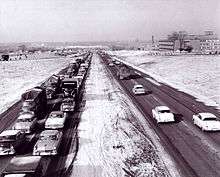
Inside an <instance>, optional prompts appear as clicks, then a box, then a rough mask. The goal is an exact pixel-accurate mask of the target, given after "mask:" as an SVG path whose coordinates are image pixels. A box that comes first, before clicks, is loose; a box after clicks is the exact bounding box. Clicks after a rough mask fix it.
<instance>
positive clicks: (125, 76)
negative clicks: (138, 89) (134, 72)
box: [117, 66, 130, 79]
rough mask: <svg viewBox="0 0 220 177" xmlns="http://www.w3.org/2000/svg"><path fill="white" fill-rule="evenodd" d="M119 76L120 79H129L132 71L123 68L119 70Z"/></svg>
mask: <svg viewBox="0 0 220 177" xmlns="http://www.w3.org/2000/svg"><path fill="white" fill-rule="evenodd" d="M117 75H118V77H119V79H129V77H130V69H129V68H128V67H126V66H121V67H119V69H118V72H117Z"/></svg>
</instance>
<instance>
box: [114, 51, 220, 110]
mask: <svg viewBox="0 0 220 177" xmlns="http://www.w3.org/2000/svg"><path fill="white" fill-rule="evenodd" d="M110 53H111V54H114V55H117V56H119V57H120V58H121V59H123V60H125V61H127V62H129V63H132V64H134V65H136V66H138V67H141V68H142V69H144V70H145V71H146V72H147V73H149V75H151V76H152V77H154V78H155V79H157V80H158V81H160V82H164V83H167V84H168V85H170V86H173V87H175V88H177V89H179V90H181V91H184V92H186V93H189V94H190V95H193V96H195V97H196V98H197V99H198V100H199V101H202V102H204V103H206V104H207V105H210V106H215V107H217V108H218V109H220V85H219V83H220V56H211V55H210V56H208V55H204V56H149V55H147V53H148V52H147V51H125V50H124V51H116V52H110Z"/></svg>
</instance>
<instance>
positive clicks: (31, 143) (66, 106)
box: [0, 51, 92, 177]
mask: <svg viewBox="0 0 220 177" xmlns="http://www.w3.org/2000/svg"><path fill="white" fill-rule="evenodd" d="M91 58H92V53H91V52H87V51H86V52H84V53H80V54H78V53H76V54H75V55H72V56H71V62H70V63H69V65H68V67H66V68H64V69H62V70H61V71H60V72H59V73H58V74H54V75H52V76H51V77H49V78H48V79H47V80H46V81H45V82H44V83H42V84H41V85H40V86H36V87H34V88H31V89H28V90H26V91H25V92H24V93H23V94H22V95H21V100H20V102H21V108H20V111H19V113H18V114H17V119H16V121H15V122H14V124H13V125H11V126H9V128H8V129H6V130H4V131H3V132H1V133H0V156H2V158H3V157H6V156H9V155H10V156H12V158H11V160H10V162H9V163H8V164H7V166H6V168H5V169H4V170H3V172H2V176H5V177H11V176H34V177H39V176H43V175H44V173H45V167H44V166H43V165H42V163H41V161H42V157H43V156H46V157H49V158H50V157H53V156H56V155H58V154H59V149H60V147H61V146H62V139H63V130H64V128H65V126H67V125H66V124H67V120H68V119H69V118H72V117H71V116H70V115H72V114H74V112H75V111H76V110H77V107H78V105H79V102H80V98H81V96H82V94H83V93H82V87H83V84H84V81H85V79H86V76H87V73H88V70H89V67H90V64H91ZM72 119H73V118H72ZM26 146H28V147H32V150H31V152H26V151H25V147H26ZM0 158H1V157H0Z"/></svg>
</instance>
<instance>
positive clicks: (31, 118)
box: [12, 111, 37, 133]
mask: <svg viewBox="0 0 220 177" xmlns="http://www.w3.org/2000/svg"><path fill="white" fill-rule="evenodd" d="M36 126H37V117H36V116H35V114H34V112H31V111H29V112H21V113H20V115H19V116H18V118H17V120H16V122H15V124H14V125H13V127H12V129H14V130H21V131H22V132H24V133H31V132H32V131H33V130H34V129H35V128H36Z"/></svg>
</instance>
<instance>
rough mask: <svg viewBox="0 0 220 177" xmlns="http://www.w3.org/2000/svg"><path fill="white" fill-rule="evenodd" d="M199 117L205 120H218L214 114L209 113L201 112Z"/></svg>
mask: <svg viewBox="0 0 220 177" xmlns="http://www.w3.org/2000/svg"><path fill="white" fill-rule="evenodd" d="M199 115H200V116H201V118H202V119H205V118H211V117H213V118H217V117H216V116H215V115H214V114H212V113H209V112H201V113H199Z"/></svg>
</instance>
